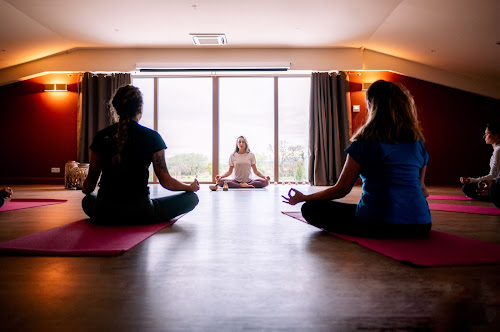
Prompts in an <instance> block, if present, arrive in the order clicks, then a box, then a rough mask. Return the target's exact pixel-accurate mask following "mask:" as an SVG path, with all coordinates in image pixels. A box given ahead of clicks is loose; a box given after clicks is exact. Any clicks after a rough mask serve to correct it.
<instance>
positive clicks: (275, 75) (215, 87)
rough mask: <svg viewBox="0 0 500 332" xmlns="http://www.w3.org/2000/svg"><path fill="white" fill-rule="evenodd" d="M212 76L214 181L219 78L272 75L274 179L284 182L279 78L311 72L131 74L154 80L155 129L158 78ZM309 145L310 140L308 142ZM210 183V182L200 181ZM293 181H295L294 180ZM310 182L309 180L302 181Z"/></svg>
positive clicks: (217, 157) (156, 128)
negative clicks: (280, 169)
mask: <svg viewBox="0 0 500 332" xmlns="http://www.w3.org/2000/svg"><path fill="white" fill-rule="evenodd" d="M207 76H208V77H211V78H212V182H211V183H213V182H215V176H216V175H217V174H219V129H220V127H219V119H220V112H219V111H220V110H219V78H220V77H240V78H250V77H272V78H274V142H273V143H274V144H273V145H274V156H275V158H274V181H275V183H283V182H282V181H280V179H279V157H278V156H279V151H278V149H279V98H278V93H279V78H280V77H290V78H293V77H307V78H311V73H310V72H308V73H265V74H263V73H248V72H245V73H238V72H228V73H207V74H194V73H189V72H186V73H179V72H176V73H148V74H142V73H135V74H132V75H131V78H132V84H133V81H134V78H151V79H153V80H154V130H156V131H157V130H158V89H159V84H158V79H159V78H162V77H169V78H201V77H203V78H206V77H207ZM307 145H309V142H307ZM150 183H151V184H158V183H159V182H158V178H157V177H156V174H153V182H150ZM200 183H209V182H200ZM292 183H293V182H292ZM302 183H306V184H307V183H309V182H307V181H306V182H302Z"/></svg>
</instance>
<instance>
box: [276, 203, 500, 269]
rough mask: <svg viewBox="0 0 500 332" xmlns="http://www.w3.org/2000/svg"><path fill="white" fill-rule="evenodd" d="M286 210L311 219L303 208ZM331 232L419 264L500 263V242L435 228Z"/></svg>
mask: <svg viewBox="0 0 500 332" xmlns="http://www.w3.org/2000/svg"><path fill="white" fill-rule="evenodd" d="M282 213H283V214H285V215H287V216H289V217H292V218H295V219H297V220H300V221H302V222H305V223H307V221H306V220H305V219H304V217H302V213H300V212H282ZM329 233H331V234H333V235H335V236H337V237H340V238H342V239H345V240H348V241H352V242H355V243H357V244H359V245H361V246H363V247H366V248H368V249H371V250H374V251H376V252H379V253H381V254H383V255H385V256H388V257H390V258H393V259H395V260H398V261H401V262H403V263H409V264H413V265H417V266H453V265H483V264H500V245H498V244H494V243H488V242H484V241H479V240H474V239H469V238H466V237H462V236H458V235H453V234H449V233H444V232H440V231H435V230H431V231H430V233H429V236H428V237H425V238H416V239H407V238H405V239H372V238H364V237H359V236H351V235H343V234H337V233H332V232H329Z"/></svg>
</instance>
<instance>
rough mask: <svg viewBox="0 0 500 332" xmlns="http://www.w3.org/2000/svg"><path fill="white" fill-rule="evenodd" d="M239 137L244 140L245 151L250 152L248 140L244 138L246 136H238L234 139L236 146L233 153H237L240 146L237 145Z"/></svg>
mask: <svg viewBox="0 0 500 332" xmlns="http://www.w3.org/2000/svg"><path fill="white" fill-rule="evenodd" d="M240 138H243V140H244V141H245V150H246V151H245V152H247V153H248V152H250V148H249V147H248V140H247V139H246V137H245V136H238V138H237V139H236V148H235V149H234V153H238V152H239V151H240V148H239V147H238V141H239V140H240Z"/></svg>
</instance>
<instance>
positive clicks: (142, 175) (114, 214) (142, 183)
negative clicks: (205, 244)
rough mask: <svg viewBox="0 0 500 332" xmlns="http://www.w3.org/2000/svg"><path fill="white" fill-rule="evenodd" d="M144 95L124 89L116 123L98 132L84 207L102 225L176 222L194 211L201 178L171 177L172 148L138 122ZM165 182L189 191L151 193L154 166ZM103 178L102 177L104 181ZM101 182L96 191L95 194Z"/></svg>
mask: <svg viewBox="0 0 500 332" xmlns="http://www.w3.org/2000/svg"><path fill="white" fill-rule="evenodd" d="M142 105H143V100H142V93H141V91H140V90H139V89H138V88H137V87H135V86H132V85H126V86H123V87H121V88H119V89H118V90H117V91H116V92H115V95H114V96H113V98H112V100H111V106H112V107H111V109H112V111H114V112H115V114H114V117H115V120H118V121H117V123H115V124H113V125H111V126H109V127H107V128H105V129H103V130H101V131H99V132H98V133H97V135H96V136H95V138H94V141H93V142H92V145H91V146H90V150H91V155H90V168H89V174H88V176H87V179H86V180H85V182H84V184H83V190H82V192H83V193H84V194H86V196H85V197H84V198H83V201H82V207H83V210H84V211H85V213H86V214H87V215H88V216H89V217H90V219H91V221H92V222H94V223H98V224H146V223H158V222H164V221H168V220H171V219H172V218H174V217H176V216H178V215H181V214H184V213H187V212H189V211H191V210H193V209H194V208H195V207H196V205H197V204H198V196H197V195H196V194H195V193H194V192H196V191H198V190H199V189H200V185H199V183H198V180H195V181H194V182H192V183H190V184H184V183H182V182H179V181H178V180H176V179H174V178H172V177H171V176H170V173H169V172H168V169H167V165H166V163H165V149H166V148H167V146H166V145H165V142H164V141H163V139H162V138H161V136H160V134H158V133H157V132H156V131H154V130H151V129H149V128H146V127H143V126H141V125H140V124H139V121H140V119H141V116H142ZM151 163H153V169H154V172H155V174H156V176H157V177H158V180H159V182H160V184H161V185H162V186H163V187H164V188H165V189H168V190H171V191H184V193H182V194H175V195H170V196H165V197H161V198H153V199H151V198H150V196H149V187H148V179H149V165H150V164H151ZM99 177H100V181H99ZM98 182H99V190H98V193H97V195H96V194H94V193H93V191H94V190H95V188H96V186H97V184H98Z"/></svg>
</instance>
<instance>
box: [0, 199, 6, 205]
mask: <svg viewBox="0 0 500 332" xmlns="http://www.w3.org/2000/svg"><path fill="white" fill-rule="evenodd" d="M3 203H5V198H3V197H0V207H2V206H3Z"/></svg>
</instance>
